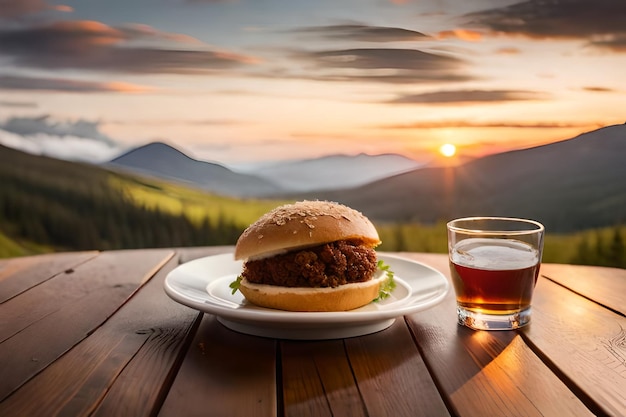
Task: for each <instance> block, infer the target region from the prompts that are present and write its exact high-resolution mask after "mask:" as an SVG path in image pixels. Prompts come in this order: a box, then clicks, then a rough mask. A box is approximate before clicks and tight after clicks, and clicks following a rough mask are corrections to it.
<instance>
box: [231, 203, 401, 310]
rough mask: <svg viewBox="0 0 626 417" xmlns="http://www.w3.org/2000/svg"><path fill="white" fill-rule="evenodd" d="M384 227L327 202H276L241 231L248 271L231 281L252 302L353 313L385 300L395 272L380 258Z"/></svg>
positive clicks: (239, 253) (238, 249)
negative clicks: (271, 208) (382, 228)
mask: <svg viewBox="0 0 626 417" xmlns="http://www.w3.org/2000/svg"><path fill="white" fill-rule="evenodd" d="M380 243H381V242H380V238H379V236H378V232H377V231H376V228H375V227H374V225H373V224H372V223H371V222H370V220H369V219H368V218H367V217H365V216H364V215H363V214H362V213H360V212H358V211H356V210H354V209H351V208H349V207H347V206H344V205H341V204H338V203H333V202H328V201H300V202H297V203H294V204H287V205H283V206H280V207H277V208H275V209H274V210H272V211H270V212H268V213H266V214H265V215H263V216H262V217H261V218H259V219H258V220H257V221H256V222H255V223H253V224H252V225H250V226H249V227H248V228H247V229H246V230H245V231H244V232H243V233H242V234H241V236H240V237H239V239H238V240H237V244H236V246H235V253H234V257H235V259H236V260H242V261H243V270H242V272H241V274H240V275H239V276H238V277H237V280H236V281H234V282H233V283H231V288H232V289H233V293H234V292H236V291H237V290H239V291H241V293H242V294H243V295H244V297H245V298H246V299H247V300H248V301H249V302H250V303H252V304H255V305H258V306H261V307H267V308H273V309H279V310H288V311H346V310H352V309H355V308H358V307H361V306H363V305H366V304H368V303H370V302H372V301H373V300H377V299H380V298H385V297H386V296H388V295H389V293H390V291H391V290H392V289H393V287H394V286H395V283H394V281H393V273H391V271H389V268H388V266H387V265H384V264H383V263H382V261H378V259H377V256H376V251H375V250H374V248H375V247H376V246H378V245H379V244H380Z"/></svg>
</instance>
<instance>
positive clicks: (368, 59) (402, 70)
mask: <svg viewBox="0 0 626 417" xmlns="http://www.w3.org/2000/svg"><path fill="white" fill-rule="evenodd" d="M292 58H295V59H297V60H300V61H302V62H303V63H305V64H306V65H309V67H312V69H313V70H316V71H317V72H314V73H312V75H308V76H307V78H311V79H315V80H321V81H358V82H362V81H367V82H382V83H419V82H432V81H467V80H470V79H472V77H471V76H470V75H468V74H467V73H463V72H461V70H462V69H463V67H464V66H465V64H466V62H465V61H463V60H461V59H459V58H455V57H452V56H446V55H439V54H434V53H429V52H424V51H420V50H418V49H394V48H353V49H337V50H322V51H299V52H294V53H293V54H292Z"/></svg>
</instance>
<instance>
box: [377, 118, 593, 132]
mask: <svg viewBox="0 0 626 417" xmlns="http://www.w3.org/2000/svg"><path fill="white" fill-rule="evenodd" d="M591 125H597V127H601V126H604V124H603V123H595V124H594V123H587V122H585V123H573V122H569V123H568V122H565V123H564V122H525V123H522V122H508V121H495V122H470V121H467V120H442V121H422V122H415V123H407V124H393V125H382V126H377V127H378V128H383V129H392V130H395V129H399V130H402V129H441V128H480V129H484V128H496V129H497V128H515V129H569V128H588V127H589V126H591Z"/></svg>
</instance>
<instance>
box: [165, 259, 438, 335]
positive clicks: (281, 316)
mask: <svg viewBox="0 0 626 417" xmlns="http://www.w3.org/2000/svg"><path fill="white" fill-rule="evenodd" d="M377 255H378V258H379V259H381V260H383V261H385V263H387V264H389V265H390V266H391V267H392V268H391V269H392V270H393V263H394V262H404V263H406V264H409V265H415V266H418V267H420V268H422V269H425V270H427V271H429V272H430V273H431V274H432V275H433V276H434V277H435V279H437V280H439V283H438V284H439V285H437V286H436V288H437V291H435V292H434V295H432V296H430V297H428V298H426V299H425V300H421V301H419V302H411V301H410V300H409V301H405V302H402V300H398V302H397V303H398V304H399V305H397V306H396V305H395V303H392V304H388V305H389V306H393V307H390V308H387V309H382V310H362V311H360V310H359V309H355V310H350V311H340V312H292V311H282V310H274V309H268V308H262V307H256V306H254V307H253V308H246V307H245V306H241V307H234V308H233V307H223V306H219V305H216V304H209V303H208V302H207V301H205V302H204V303H202V302H198V301H195V300H194V299H192V298H191V297H190V296H188V295H185V294H184V293H182V292H180V291H179V290H177V289H176V288H175V287H174V286H173V285H172V281H175V280H176V279H178V280H179V281H180V280H181V278H179V277H178V275H179V274H181V275H182V274H183V273H184V272H186V270H187V269H189V268H193V267H195V266H196V264H199V263H203V262H208V261H210V260H213V261H222V260H223V261H228V262H230V263H232V265H233V267H234V266H235V265H237V266H239V267H240V265H241V264H242V261H235V260H234V259H233V257H232V256H233V255H232V252H227V253H221V254H216V255H209V256H205V257H201V258H197V259H194V260H191V261H189V262H186V263H184V264H180V265H178V266H177V267H176V268H174V269H173V270H171V271H170V272H169V273H168V274H167V276H166V277H165V280H164V289H165V292H166V293H167V295H168V296H169V297H170V298H171V299H173V300H174V301H176V302H178V303H180V304H183V305H186V306H187V307H190V308H193V309H195V310H198V311H202V312H205V313H209V314H213V315H215V316H218V317H222V318H224V319H226V320H229V321H242V322H256V323H260V324H261V325H262V324H263V323H267V324H270V323H271V324H272V325H276V324H281V323H282V324H285V325H291V324H295V323H300V324H321V325H324V324H329V323H335V324H336V323H343V324H354V325H356V324H364V323H375V322H379V321H381V320H389V319H392V318H397V317H400V316H405V315H409V314H413V313H416V312H418V311H422V310H426V309H428V308H430V307H432V306H434V305H436V304H438V303H439V302H441V301H442V300H443V298H445V296H446V295H447V294H448V292H449V290H450V283H449V281H448V279H447V278H446V277H445V276H444V275H443V274H442V273H441V272H440V271H439V270H437V269H435V268H433V267H431V266H429V265H427V264H425V263H423V262H420V261H416V260H413V259H410V258H406V257H403V256H401V255H396V254H389V253H385V252H378V253H377ZM209 276H210V274H207V277H209ZM220 278H222V276H220V277H214V278H207V279H206V280H204V279H203V278H202V277H194V279H195V280H196V281H197V280H201V281H202V282H203V285H204V287H206V286H207V285H208V284H209V283H210V282H212V281H214V280H217V279H220ZM398 278H399V280H401V281H403V282H404V283H405V284H406V285H407V286H409V287H410V285H409V284H408V283H406V281H404V280H402V277H401V276H399V277H398ZM183 280H184V278H183ZM411 288H412V287H411ZM206 296H207V300H208V299H209V293H208V292H206ZM409 298H410V297H409Z"/></svg>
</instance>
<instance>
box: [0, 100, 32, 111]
mask: <svg viewBox="0 0 626 417" xmlns="http://www.w3.org/2000/svg"><path fill="white" fill-rule="evenodd" d="M0 107H12V108H20V109H35V108H37V103H35V102H34V101H9V100H0Z"/></svg>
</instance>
